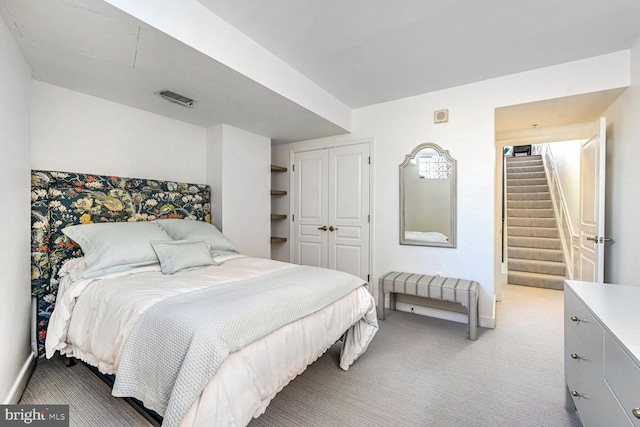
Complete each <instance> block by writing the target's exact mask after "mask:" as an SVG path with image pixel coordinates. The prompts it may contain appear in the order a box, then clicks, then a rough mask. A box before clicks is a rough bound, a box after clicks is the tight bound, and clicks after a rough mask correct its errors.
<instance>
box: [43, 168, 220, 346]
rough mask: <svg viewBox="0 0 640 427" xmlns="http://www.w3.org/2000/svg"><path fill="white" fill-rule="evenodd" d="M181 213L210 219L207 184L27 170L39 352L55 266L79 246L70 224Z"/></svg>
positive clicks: (53, 296)
mask: <svg viewBox="0 0 640 427" xmlns="http://www.w3.org/2000/svg"><path fill="white" fill-rule="evenodd" d="M160 218H183V219H191V220H197V221H206V222H211V195H210V189H209V186H208V185H203V184H187V183H181V182H174V181H159V180H150V179H139V178H122V177H115V176H103V175H90V174H82V173H70V172H52V171H32V173H31V291H32V295H33V296H35V297H36V298H37V302H38V315H37V316H38V318H37V322H38V324H37V334H38V353H39V355H40V356H42V355H43V354H44V340H45V338H46V334H47V325H48V322H49V318H50V317H51V313H52V311H53V307H54V304H55V299H56V294H57V290H58V283H59V278H58V271H59V270H60V267H61V266H62V264H63V263H64V262H65V261H66V260H68V259H69V258H76V257H81V256H82V255H83V254H82V250H81V249H80V247H79V246H78V245H77V244H76V243H75V242H74V241H72V240H70V239H69V238H68V237H67V236H65V235H64V234H63V233H62V229H63V228H65V227H68V226H70V225H76V224H91V223H97V222H117V221H153V220H155V219H160Z"/></svg>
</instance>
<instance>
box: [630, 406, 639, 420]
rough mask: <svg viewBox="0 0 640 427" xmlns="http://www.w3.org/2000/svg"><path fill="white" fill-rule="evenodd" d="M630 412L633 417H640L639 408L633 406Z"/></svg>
mask: <svg viewBox="0 0 640 427" xmlns="http://www.w3.org/2000/svg"><path fill="white" fill-rule="evenodd" d="M631 413H632V414H633V416H634V417H636V418H640V408H633V410H632V411H631Z"/></svg>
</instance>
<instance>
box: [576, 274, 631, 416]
mask: <svg viewBox="0 0 640 427" xmlns="http://www.w3.org/2000/svg"><path fill="white" fill-rule="evenodd" d="M564 289H565V296H564V337H565V338H564V349H565V355H564V363H565V382H566V386H567V394H566V400H565V407H566V408H567V409H569V410H575V409H577V410H578V414H579V415H580V418H581V419H582V423H583V425H584V426H585V427H592V426H593V427H602V426H612V427H613V426H615V427H618V426H638V427H640V360H639V359H640V287H636V286H623V285H609V284H597V283H590V282H576V281H567V282H565V288H564Z"/></svg>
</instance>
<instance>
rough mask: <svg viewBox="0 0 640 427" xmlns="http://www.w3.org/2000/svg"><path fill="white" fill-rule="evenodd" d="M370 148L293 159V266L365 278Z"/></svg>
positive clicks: (307, 153)
mask: <svg viewBox="0 0 640 427" xmlns="http://www.w3.org/2000/svg"><path fill="white" fill-rule="evenodd" d="M369 167H370V165H369V144H368V143H362V144H355V145H347V146H341V147H334V148H325V149H320V150H313V151H304V152H298V153H295V154H294V171H293V175H294V189H293V204H294V209H293V211H294V212H293V262H294V263H297V264H304V265H314V266H317V267H325V268H331V269H336V270H341V271H345V272H347V273H351V274H353V275H356V276H358V277H361V278H362V279H364V280H368V274H369V233H370V232H369V221H370V216H369V215H370V213H369V185H370V183H369Z"/></svg>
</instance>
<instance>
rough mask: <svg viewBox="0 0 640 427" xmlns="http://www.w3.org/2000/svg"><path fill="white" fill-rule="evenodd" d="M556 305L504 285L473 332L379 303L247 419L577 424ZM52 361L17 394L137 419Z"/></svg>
mask: <svg viewBox="0 0 640 427" xmlns="http://www.w3.org/2000/svg"><path fill="white" fill-rule="evenodd" d="M562 315H563V292H562V291H556V290H549V289H539V288H531V287H523V286H512V285H505V286H504V288H503V301H502V302H500V303H498V306H497V326H496V328H495V329H480V331H479V334H478V340H477V341H470V340H468V339H467V334H468V329H467V325H464V324H460V323H454V322H449V321H445V320H440V319H434V318H429V317H423V316H420V315H416V314H410V313H402V312H391V311H387V320H384V321H380V330H379V332H378V335H377V336H376V337H375V338H374V340H373V342H372V343H371V345H370V346H369V349H368V351H367V352H366V353H365V354H364V355H363V356H362V358H361V359H360V360H358V361H356V363H355V364H354V365H353V366H352V367H351V368H350V369H349V371H347V372H344V371H341V370H340V369H339V368H338V367H337V363H338V362H337V359H338V352H339V346H338V345H336V346H333V347H332V348H331V349H330V350H329V351H328V352H327V353H326V354H325V355H324V356H322V357H321V358H320V359H318V360H317V361H316V362H315V363H314V364H313V365H311V366H310V367H309V368H308V369H307V370H306V371H305V372H304V373H303V374H302V375H300V376H298V377H297V378H296V379H295V380H293V381H292V382H291V383H290V384H289V385H288V386H287V387H285V388H284V389H283V390H282V391H281V392H280V393H279V394H278V395H277V396H276V398H275V399H274V400H273V401H272V402H271V404H270V405H269V407H268V408H267V411H266V413H265V414H263V415H262V416H261V417H259V418H257V419H255V420H253V421H252V422H251V424H250V426H251V427H259V426H278V427H313V426H350V427H351V426H353V427H359V426H363V427H364V426H367V427H371V426H434V427H449V426H450V427H453V426H455V427H465V426H470V427H471V426H473V427H483V426H486V427H500V426H505V427H507V426H508V427H516V426H544V427H553V426H576V427H578V426H580V425H581V424H580V421H579V419H578V417H577V415H576V414H575V413H571V412H567V411H566V410H565V409H564V378H563V376H564V374H563V332H562V331H563V326H562V325H563V322H562ZM58 365H60V363H57V364H56V363H55V362H54V363H52V362H50V361H49V362H46V363H40V364H39V365H38V367H37V369H36V372H35V374H34V376H33V378H32V380H31V381H30V383H29V385H28V389H27V392H26V393H25V397H24V399H23V401H24V403H36V402H37V403H64V402H67V403H68V402H71V420H72V425H81V426H87V427H90V426H112V425H131V426H138V425H140V426H142V425H146V422H145V421H144V420H142V419H141V418H140V417H139V416H137V414H136V413H135V412H132V411H133V410H132V409H130V408H128V407H126V404H124V403H123V402H121V401H119V400H117V399H114V398H112V397H110V396H109V395H108V391H107V390H106V389H105V387H103V384H102V383H101V381H100V380H99V379H97V378H96V377H95V376H94V375H93V374H92V373H90V372H89V370H88V369H87V368H85V367H84V366H80V365H78V366H76V367H74V368H71V369H67V368H64V367H57V366H58ZM51 370H53V371H54V372H57V371H60V370H61V371H62V372H58V373H55V374H52V373H50V372H48V371H51ZM49 381H53V382H52V383H49ZM70 388H71V389H70ZM52 399H54V400H55V401H54V400H52ZM116 416H118V417H127V418H126V420H127V421H126V422H124V421H122V418H120V419H116V418H114V417H116ZM136 417H137V419H136ZM105 420H106V421H105ZM111 420H113V421H111Z"/></svg>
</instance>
